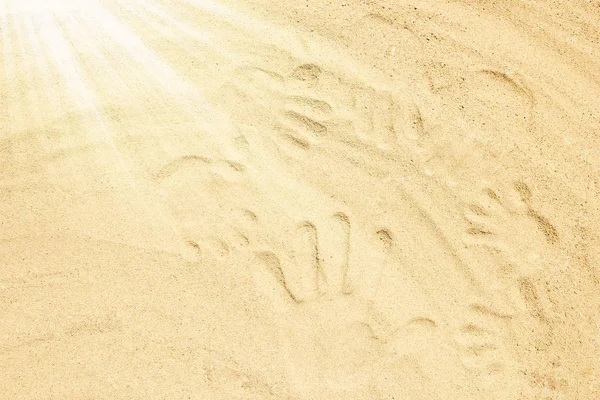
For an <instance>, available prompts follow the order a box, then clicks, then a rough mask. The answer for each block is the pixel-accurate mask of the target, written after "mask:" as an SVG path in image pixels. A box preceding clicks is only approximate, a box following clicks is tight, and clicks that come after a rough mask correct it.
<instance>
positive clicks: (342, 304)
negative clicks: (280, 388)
mask: <svg viewBox="0 0 600 400" xmlns="http://www.w3.org/2000/svg"><path fill="white" fill-rule="evenodd" d="M329 226H331V227H333V228H332V229H330V230H329V232H327V233H331V234H332V235H331V237H328V238H323V239H324V240H320V239H321V238H319V240H318V239H317V230H316V228H315V226H314V225H313V224H312V223H310V222H304V223H302V224H300V225H299V226H298V227H297V238H296V240H295V243H294V244H295V246H294V248H295V252H294V257H293V261H292V260H289V261H287V262H282V261H280V258H279V257H277V256H276V255H275V254H274V253H272V252H260V253H258V254H257V262H258V264H260V266H261V268H258V269H257V270H256V272H255V274H256V283H257V285H258V286H259V289H260V290H261V291H262V293H264V295H266V296H267V298H268V299H269V300H270V302H271V303H272V306H273V307H274V308H275V309H276V313H277V318H276V321H277V323H278V324H279V329H280V332H281V336H282V352H283V357H285V359H286V365H287V367H286V375H287V379H288V384H289V386H290V389H291V391H292V392H293V394H295V395H297V396H300V397H301V398H307V399H308V398H310V399H315V398H327V399H346V398H375V397H370V396H372V395H373V394H374V393H380V392H381V390H385V389H383V388H382V385H383V386H385V385H387V386H390V384H389V383H386V384H383V383H382V382H383V381H385V378H382V375H385V374H384V373H382V365H383V364H384V363H385V361H384V360H386V355H388V354H389V353H388V340H387V338H383V337H381V336H382V335H378V334H376V332H375V330H374V328H373V325H372V320H373V318H372V317H373V309H372V299H373V297H374V295H375V291H376V288H377V285H378V283H379V282H378V279H379V278H380V276H381V274H380V271H381V269H383V268H386V267H387V265H386V264H387V262H388V257H389V253H390V251H391V247H392V237H391V234H390V233H389V232H388V231H387V230H379V231H378V232H376V233H375V234H374V237H373V245H374V247H375V250H374V252H373V255H374V257H373V260H372V265H369V266H366V267H367V268H366V270H365V271H363V273H362V274H361V273H353V272H352V271H351V270H352V269H353V268H351V267H350V265H349V262H350V253H349V249H350V223H349V220H348V217H347V216H345V215H344V214H341V213H338V214H336V215H334V216H333V219H332V221H331V223H330V225H329ZM333 230H335V232H334V231H333ZM369 275H370V276H369ZM359 283H360V284H359ZM407 363H408V361H407ZM410 364H411V365H410V368H407V370H408V371H410V372H407V374H408V375H412V377H411V379H424V378H423V376H421V375H420V372H419V369H418V367H415V365H414V364H413V363H412V361H411V362H410ZM415 364H416V363H415ZM389 378H390V379H388V380H387V381H388V382H395V381H397V380H398V379H395V380H394V379H392V378H391V377H389ZM400 380H401V379H400Z"/></svg>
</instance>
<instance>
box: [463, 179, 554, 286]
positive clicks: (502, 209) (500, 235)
mask: <svg viewBox="0 0 600 400" xmlns="http://www.w3.org/2000/svg"><path fill="white" fill-rule="evenodd" d="M530 199H531V191H530V189H529V187H528V186H527V185H526V184H525V183H523V182H515V183H514V184H513V185H512V187H511V188H510V189H508V190H505V193H504V194H499V192H498V191H495V190H493V189H490V188H488V189H486V190H485V193H484V195H483V196H482V197H481V200H480V201H479V202H478V203H475V204H469V205H468V206H467V208H466V209H465V218H466V220H467V222H468V224H469V227H468V230H467V234H466V236H465V244H466V245H467V246H484V247H487V248H490V249H492V250H494V251H496V252H499V253H501V254H502V256H503V257H504V259H505V260H506V261H508V263H509V264H510V266H511V268H517V270H515V271H514V272H515V273H516V274H517V276H528V275H531V274H534V273H535V272H536V271H537V270H538V269H539V268H541V266H542V265H543V263H544V262H545V261H547V260H548V257H549V256H550V255H551V254H552V252H553V251H552V245H554V244H556V243H557V241H558V233H557V230H556V228H555V227H554V226H553V225H552V224H551V223H550V221H549V220H548V219H547V218H545V217H544V216H542V215H540V214H539V213H538V212H537V211H535V210H534V209H533V208H532V207H531V206H530V205H529V202H530Z"/></svg>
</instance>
